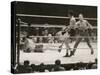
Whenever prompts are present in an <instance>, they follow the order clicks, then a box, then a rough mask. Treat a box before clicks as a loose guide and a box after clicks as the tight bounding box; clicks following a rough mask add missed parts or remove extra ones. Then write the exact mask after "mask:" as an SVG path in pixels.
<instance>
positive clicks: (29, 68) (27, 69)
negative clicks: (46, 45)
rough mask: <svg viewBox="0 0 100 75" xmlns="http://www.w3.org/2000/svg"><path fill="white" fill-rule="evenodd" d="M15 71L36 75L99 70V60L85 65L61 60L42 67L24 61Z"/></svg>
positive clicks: (42, 64) (41, 65)
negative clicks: (35, 74) (40, 73)
mask: <svg viewBox="0 0 100 75" xmlns="http://www.w3.org/2000/svg"><path fill="white" fill-rule="evenodd" d="M13 69H14V72H15V73H34V72H54V71H68V70H86V69H97V59H95V62H94V63H93V62H89V63H83V62H78V63H74V64H62V63H61V61H60V60H56V61H55V64H54V65H53V64H48V65H45V64H44V63H41V64H40V65H35V64H30V62H29V61H28V60H26V61H24V64H23V65H17V66H16V67H15V68H13Z"/></svg>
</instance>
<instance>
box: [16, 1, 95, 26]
mask: <svg viewBox="0 0 100 75" xmlns="http://www.w3.org/2000/svg"><path fill="white" fill-rule="evenodd" d="M70 10H73V12H74V15H75V17H78V14H79V13H83V14H84V17H85V18H97V7H96V6H83V5H82V6H80V5H67V4H48V3H33V2H16V13H17V14H31V15H48V16H64V17H65V16H66V17H67V16H68V15H67V14H68V11H70ZM20 18H21V20H22V21H24V22H26V23H32V24H46V23H48V24H63V25H68V24H69V19H55V18H36V17H20ZM89 22H90V23H91V24H93V25H94V26H96V25H97V21H96V20H89Z"/></svg>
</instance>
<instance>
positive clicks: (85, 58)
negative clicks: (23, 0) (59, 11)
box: [16, 14, 98, 65]
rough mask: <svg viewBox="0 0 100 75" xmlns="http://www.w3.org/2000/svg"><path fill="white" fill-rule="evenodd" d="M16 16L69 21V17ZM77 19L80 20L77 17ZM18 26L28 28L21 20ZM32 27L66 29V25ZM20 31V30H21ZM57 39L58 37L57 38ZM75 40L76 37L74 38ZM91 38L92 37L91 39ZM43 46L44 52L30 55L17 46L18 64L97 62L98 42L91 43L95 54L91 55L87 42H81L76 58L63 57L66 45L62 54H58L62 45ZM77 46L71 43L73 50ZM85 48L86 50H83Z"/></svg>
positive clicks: (32, 25)
mask: <svg viewBox="0 0 100 75" xmlns="http://www.w3.org/2000/svg"><path fill="white" fill-rule="evenodd" d="M16 16H18V17H20V16H21V17H23V16H24V17H44V18H59V19H62V18H63V19H69V18H68V17H61V16H44V15H27V14H16ZM76 19H78V18H77V17H76ZM85 19H86V20H94V21H96V20H97V19H96V18H85ZM16 26H18V27H19V28H20V27H28V23H25V22H21V21H20V20H19V22H18V25H16ZM30 27H47V28H51V27H56V28H62V27H66V26H65V25H36V24H31V26H30ZM93 29H97V27H96V26H93ZM19 30H20V29H19ZM18 37H19V42H18V43H19V45H20V44H21V43H20V39H21V36H20V35H18ZM34 37H44V36H34ZM55 37H56V36H55ZM93 37H94V38H97V36H93ZM72 38H75V37H72ZM89 38H91V37H89ZM41 44H42V45H43V52H30V53H26V52H24V51H22V50H19V49H18V48H19V45H17V51H16V53H17V55H16V59H17V62H19V63H20V64H23V62H24V61H25V60H29V61H30V64H36V65H38V64H40V63H44V64H54V62H55V61H56V60H57V59H59V60H61V64H69V63H78V62H83V63H88V62H95V59H96V58H97V53H98V52H97V41H96V42H91V45H92V47H93V49H94V54H93V55H91V54H90V49H89V48H88V46H87V44H86V42H83V41H82V42H81V43H80V44H79V46H78V48H77V50H76V52H75V55H74V56H71V57H63V56H64V55H65V53H66V52H65V51H66V48H65V45H63V47H62V50H61V52H60V53H59V52H58V49H59V46H60V45H61V43H41ZM74 44H75V41H74V42H72V43H69V46H70V47H71V48H72V49H73V46H74ZM82 47H84V48H82Z"/></svg>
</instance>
